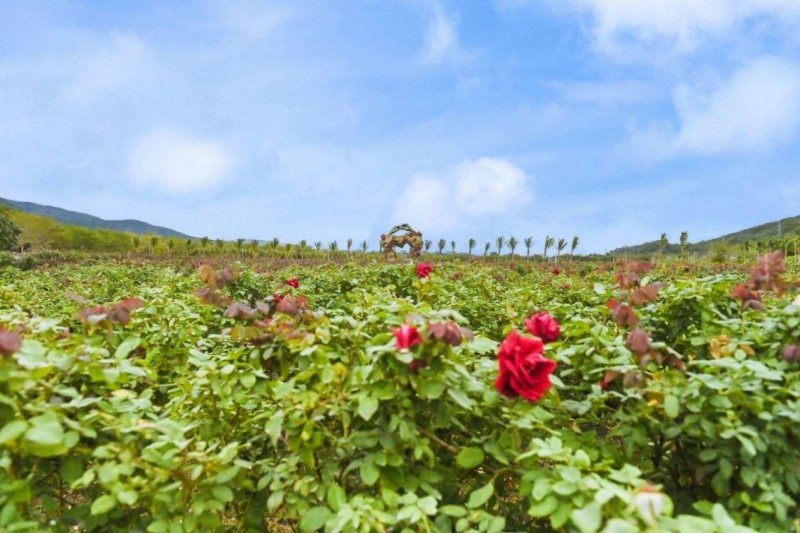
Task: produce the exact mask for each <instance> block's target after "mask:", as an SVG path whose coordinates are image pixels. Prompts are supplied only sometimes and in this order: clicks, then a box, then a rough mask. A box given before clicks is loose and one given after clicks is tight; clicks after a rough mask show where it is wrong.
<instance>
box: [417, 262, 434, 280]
mask: <svg viewBox="0 0 800 533" xmlns="http://www.w3.org/2000/svg"><path fill="white" fill-rule="evenodd" d="M431 272H433V265H429V264H428V263H420V264H418V265H417V277H418V278H420V279H421V278H427V277H428V276H430V275H431Z"/></svg>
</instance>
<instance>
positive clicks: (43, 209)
mask: <svg viewBox="0 0 800 533" xmlns="http://www.w3.org/2000/svg"><path fill="white" fill-rule="evenodd" d="M0 204H5V205H7V206H9V207H12V208H14V209H16V210H18V211H22V212H25V213H31V214H34V215H42V216H45V217H49V218H52V219H54V220H56V221H58V222H63V223H64V224H69V225H72V226H80V227H84V228H89V229H107V230H114V231H120V232H128V233H137V234H139V235H145V234H150V233H152V234H154V235H158V236H161V237H176V238H182V239H186V238H189V235H186V234H185V233H181V232H180V231H175V230H174V229H170V228H165V227H162V226H154V225H152V224H148V223H147V222H142V221H141V220H104V219H102V218H98V217H96V216H92V215H87V214H85V213H79V212H77V211H70V210H68V209H62V208H60V207H53V206H49V205H41V204H36V203H33V202H19V201H16V200H9V199H7V198H0Z"/></svg>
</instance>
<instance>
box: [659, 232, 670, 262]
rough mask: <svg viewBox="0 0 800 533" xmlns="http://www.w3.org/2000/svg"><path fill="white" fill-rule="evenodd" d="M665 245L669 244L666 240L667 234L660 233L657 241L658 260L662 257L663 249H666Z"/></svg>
mask: <svg viewBox="0 0 800 533" xmlns="http://www.w3.org/2000/svg"><path fill="white" fill-rule="evenodd" d="M667 244H669V241H668V240H667V234H666V233H662V234H661V238H660V239H659V240H658V257H659V259H661V258H663V257H664V249H665V248H666V247H667Z"/></svg>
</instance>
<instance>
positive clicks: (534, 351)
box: [495, 330, 556, 402]
mask: <svg viewBox="0 0 800 533" xmlns="http://www.w3.org/2000/svg"><path fill="white" fill-rule="evenodd" d="M497 357H498V361H499V362H500V375H498V376H497V381H496V382H495V387H497V390H498V391H500V394H502V395H503V396H507V397H509V398H515V397H516V396H522V397H523V398H525V399H526V400H528V401H530V402H535V401H537V400H539V398H541V397H542V396H544V393H545V392H547V389H549V388H550V385H551V383H550V374H551V373H552V372H553V370H555V368H556V363H555V361H551V360H550V359H548V358H546V357H545V356H544V343H542V341H541V340H539V339H536V338H530V337H523V336H521V335H520V334H519V333H517V332H516V330H515V331H512V332H511V333H509V334H508V337H506V340H504V341H503V343H502V344H501V345H500V352H499V353H498V355H497Z"/></svg>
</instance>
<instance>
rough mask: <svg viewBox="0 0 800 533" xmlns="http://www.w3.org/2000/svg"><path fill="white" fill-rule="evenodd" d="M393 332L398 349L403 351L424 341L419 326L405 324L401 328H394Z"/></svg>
mask: <svg viewBox="0 0 800 533" xmlns="http://www.w3.org/2000/svg"><path fill="white" fill-rule="evenodd" d="M392 333H394V336H395V339H396V340H397V349H398V350H400V351H401V352H407V351H409V350H410V349H411V348H412V347H414V346H416V345H417V344H419V343H421V342H422V337H420V335H419V331H418V330H417V328H415V327H414V326H409V325H408V324H403V325H402V326H400V327H399V328H392Z"/></svg>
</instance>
